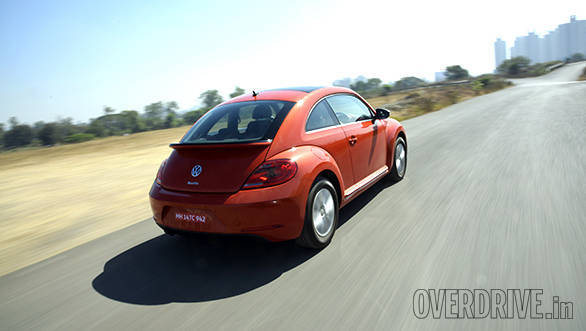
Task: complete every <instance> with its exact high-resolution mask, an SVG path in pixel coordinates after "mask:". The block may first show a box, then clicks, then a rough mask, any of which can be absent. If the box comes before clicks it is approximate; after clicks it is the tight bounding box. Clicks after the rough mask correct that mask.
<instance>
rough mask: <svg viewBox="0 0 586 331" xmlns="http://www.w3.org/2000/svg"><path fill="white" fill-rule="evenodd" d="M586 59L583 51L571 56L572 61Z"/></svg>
mask: <svg viewBox="0 0 586 331" xmlns="http://www.w3.org/2000/svg"><path fill="white" fill-rule="evenodd" d="M583 60H584V54H582V53H574V54H572V56H570V62H578V61H583Z"/></svg>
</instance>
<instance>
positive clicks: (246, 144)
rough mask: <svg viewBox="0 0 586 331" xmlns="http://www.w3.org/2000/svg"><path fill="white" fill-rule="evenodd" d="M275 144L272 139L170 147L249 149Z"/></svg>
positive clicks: (174, 145)
mask: <svg viewBox="0 0 586 331" xmlns="http://www.w3.org/2000/svg"><path fill="white" fill-rule="evenodd" d="M272 142H273V140H272V139H267V140H260V141H258V140H257V141H253V142H235V143H208V144H189V143H175V144H170V145H169V147H171V148H173V149H178V150H182V149H203V148H247V147H265V146H269V145H270V144H271V143H272Z"/></svg>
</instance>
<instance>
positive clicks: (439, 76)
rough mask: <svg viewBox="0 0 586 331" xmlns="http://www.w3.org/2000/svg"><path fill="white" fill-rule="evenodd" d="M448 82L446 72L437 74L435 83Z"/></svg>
mask: <svg viewBox="0 0 586 331" xmlns="http://www.w3.org/2000/svg"><path fill="white" fill-rule="evenodd" d="M444 80H446V72H445V71H439V72H436V73H435V81H436V82H441V81H444Z"/></svg>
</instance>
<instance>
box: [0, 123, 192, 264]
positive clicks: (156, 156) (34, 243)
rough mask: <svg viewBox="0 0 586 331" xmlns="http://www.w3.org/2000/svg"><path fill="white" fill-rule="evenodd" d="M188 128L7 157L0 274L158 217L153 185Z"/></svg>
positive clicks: (1, 170) (2, 167) (1, 160)
mask: <svg viewBox="0 0 586 331" xmlns="http://www.w3.org/2000/svg"><path fill="white" fill-rule="evenodd" d="M187 129H188V128H187V127H181V128H174V129H168V130H160V131H150V132H144V133H138V134H134V135H129V136H120V137H110V138H105V139H99V140H94V141H89V142H85V143H80V144H73V145H64V146H56V147H51V148H40V149H31V150H21V151H15V152H4V153H0V174H1V175H2V176H0V186H1V187H2V197H1V198H0V215H1V217H0V231H2V237H1V239H0V275H3V274H6V273H8V272H11V271H14V270H17V269H19V268H21V267H24V266H26V265H29V264H32V263H34V262H37V261H40V260H43V259H46V258H47V257H49V256H52V255H55V254H57V253H59V252H62V251H65V250H67V249H70V248H72V247H74V246H77V245H79V244H82V243H84V242H87V241H90V240H92V239H95V238H98V237H100V236H103V235H104V234H107V233H110V232H113V231H116V230H119V229H121V228H123V227H126V226H128V225H131V224H133V223H136V222H138V221H141V220H144V219H147V218H149V217H151V213H150V206H149V202H148V191H149V189H150V185H151V184H152V181H153V180H154V176H155V174H156V171H157V169H158V167H159V165H160V163H161V161H162V160H163V159H164V158H165V157H167V156H168V154H169V152H170V151H171V149H170V148H169V147H168V145H169V143H170V142H176V141H178V140H179V139H180V138H181V137H182V135H183V134H184V133H185V132H186V131H187Z"/></svg>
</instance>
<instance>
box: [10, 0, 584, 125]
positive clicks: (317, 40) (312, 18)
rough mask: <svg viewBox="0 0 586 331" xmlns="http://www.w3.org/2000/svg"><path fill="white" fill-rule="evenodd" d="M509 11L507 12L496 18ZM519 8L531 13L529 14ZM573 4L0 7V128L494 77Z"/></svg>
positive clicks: (577, 4)
mask: <svg viewBox="0 0 586 331" xmlns="http://www.w3.org/2000/svg"><path fill="white" fill-rule="evenodd" d="M504 7H506V8H507V10H503V8H504ZM527 8H531V10H530V11H529V10H528V9H527ZM572 14H575V15H577V16H578V19H586V5H585V4H583V3H582V1H558V2H557V3H556V5H555V6H551V5H547V6H545V5H543V6H542V5H540V4H537V3H534V2H533V1H518V2H515V3H511V1H495V2H491V3H481V4H478V3H476V2H471V1H447V2H442V3H437V2H435V1H434V2H429V3H426V2H410V3H396V2H395V1H370V0H364V1H342V0H339V1H318V0H312V1H304V0H300V1H280V2H278V1H250V2H246V1H221V2H220V1H218V2H216V1H209V2H203V1H87V2H84V1H26V0H25V1H6V0H0V45H1V50H0V63H1V66H0V98H1V99H2V101H3V102H2V108H1V110H0V122H4V123H6V122H7V119H8V118H9V117H10V116H16V117H18V119H19V120H20V121H21V122H27V123H31V124H32V123H34V122H35V121H39V120H43V121H53V120H56V119H57V118H58V117H61V118H63V117H73V119H74V120H75V121H76V122H77V121H87V120H88V119H89V118H92V117H97V116H100V115H101V114H102V108H103V107H104V106H111V107H113V108H115V109H116V110H125V109H135V110H142V109H143V107H144V106H145V105H147V104H149V103H151V102H156V101H159V100H162V101H171V100H175V101H177V102H178V103H179V105H180V107H181V109H188V108H191V107H193V106H195V105H197V104H198V100H197V97H198V96H199V94H200V93H201V92H203V91H205V90H206V89H219V90H220V91H221V92H222V93H223V94H224V95H225V96H226V95H227V94H228V93H230V92H231V91H232V90H233V89H234V86H236V85H239V86H241V87H243V88H245V89H247V90H250V89H253V88H254V89H262V88H273V87H282V86H288V85H314V84H318V85H329V84H331V83H332V82H333V81H334V80H336V79H340V78H344V77H356V76H358V75H365V76H367V77H379V78H381V79H382V80H383V81H385V82H386V81H394V80H397V79H399V78H401V77H403V76H408V75H415V76H419V77H422V78H427V79H431V78H432V77H433V73H434V72H435V71H441V70H442V69H443V68H445V66H447V65H452V64H461V65H462V66H463V67H465V68H467V69H469V70H470V71H471V73H473V74H481V73H484V72H489V71H491V70H492V69H493V63H494V59H493V48H492V43H493V42H494V40H495V39H496V37H502V38H504V39H505V40H506V41H507V42H508V43H509V45H508V47H510V42H511V41H513V40H514V37H515V36H519V35H523V34H526V33H527V32H529V31H535V32H537V33H545V32H546V31H547V30H551V29H554V28H555V27H556V26H557V25H558V24H561V23H565V22H567V21H568V20H569V16H570V15H572Z"/></svg>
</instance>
